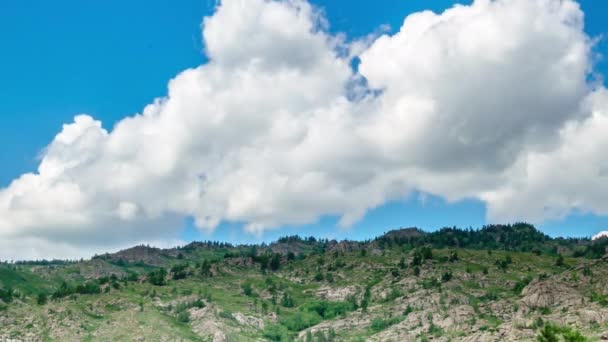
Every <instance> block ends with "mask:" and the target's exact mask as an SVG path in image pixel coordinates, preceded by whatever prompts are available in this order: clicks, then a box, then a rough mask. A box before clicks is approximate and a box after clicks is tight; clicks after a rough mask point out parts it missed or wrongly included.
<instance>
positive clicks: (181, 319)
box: [177, 311, 190, 323]
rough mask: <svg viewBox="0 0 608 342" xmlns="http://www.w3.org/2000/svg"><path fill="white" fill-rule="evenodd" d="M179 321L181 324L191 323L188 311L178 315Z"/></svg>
mask: <svg viewBox="0 0 608 342" xmlns="http://www.w3.org/2000/svg"><path fill="white" fill-rule="evenodd" d="M177 321H178V322H180V323H188V322H190V313H189V312H188V311H182V312H180V313H178V314H177Z"/></svg>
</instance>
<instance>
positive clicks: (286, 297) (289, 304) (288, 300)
mask: <svg viewBox="0 0 608 342" xmlns="http://www.w3.org/2000/svg"><path fill="white" fill-rule="evenodd" d="M281 305H283V306H284V307H286V308H293V307H294V303H293V297H292V296H291V294H289V293H288V292H285V293H283V299H282V300H281Z"/></svg>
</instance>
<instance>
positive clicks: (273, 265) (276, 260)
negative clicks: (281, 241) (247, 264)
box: [270, 253, 281, 271]
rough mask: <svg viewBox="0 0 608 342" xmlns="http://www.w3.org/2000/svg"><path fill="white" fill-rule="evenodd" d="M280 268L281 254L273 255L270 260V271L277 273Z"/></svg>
mask: <svg viewBox="0 0 608 342" xmlns="http://www.w3.org/2000/svg"><path fill="white" fill-rule="evenodd" d="M280 267H281V254H279V253H274V254H272V257H271V258H270V269H271V270H272V271H278V270H279V268H280Z"/></svg>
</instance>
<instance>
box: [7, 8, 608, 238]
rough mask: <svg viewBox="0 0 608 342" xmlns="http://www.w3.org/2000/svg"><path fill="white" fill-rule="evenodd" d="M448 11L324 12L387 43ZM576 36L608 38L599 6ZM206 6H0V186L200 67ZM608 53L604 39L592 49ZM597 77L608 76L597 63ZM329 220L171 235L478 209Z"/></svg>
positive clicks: (416, 219)
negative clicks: (66, 130)
mask: <svg viewBox="0 0 608 342" xmlns="http://www.w3.org/2000/svg"><path fill="white" fill-rule="evenodd" d="M456 2H459V3H464V4H468V3H470V2H468V1H447V0H377V1H349V2H345V1H337V0H335V1H331V0H328V1H324V0H315V1H313V3H314V4H316V5H318V6H320V7H322V8H323V9H324V11H325V15H326V16H327V19H328V21H329V23H330V31H331V32H334V33H335V32H345V33H346V34H347V36H348V37H349V38H353V37H361V36H364V35H366V34H368V33H370V32H373V31H375V30H378V28H379V27H380V26H381V25H385V24H388V25H390V27H391V29H392V31H393V32H394V31H395V30H397V29H398V28H399V26H400V25H401V22H402V20H403V17H404V16H405V15H406V14H407V13H411V12H415V11H420V10H423V9H431V10H435V11H441V10H443V9H445V8H447V7H450V6H451V5H453V4H454V3H456ZM580 3H581V6H582V8H583V10H584V12H585V26H586V29H585V31H586V32H587V33H588V34H589V35H590V36H593V37H598V36H601V35H605V34H608V25H606V13H608V3H607V2H606V1H601V0H582V1H580ZM214 4H215V1H213V0H183V1H178V2H175V1H168V0H145V1H144V0H133V1H118V0H106V1H80V0H60V1H52V2H51V1H46V0H31V1H16V0H9V1H2V2H0V42H2V52H1V54H0V75H1V77H0V93H1V94H2V100H1V101H0V115H1V118H2V125H1V126H0V146H2V153H0V165H1V166H2V167H1V168H0V186H1V187H6V186H8V185H9V183H10V182H11V180H13V179H15V178H16V177H18V176H19V175H20V174H22V173H25V172H31V171H34V170H36V167H37V165H38V163H39V159H38V156H39V155H40V153H41V150H42V149H43V148H44V147H45V146H46V145H47V144H48V143H49V142H50V141H51V140H52V139H53V137H54V136H55V135H56V134H57V132H58V131H59V130H60V129H61V126H62V124H64V123H67V122H70V121H71V120H72V118H73V116H74V115H75V114H78V113H87V114H90V115H92V116H93V117H95V118H96V119H98V120H101V121H102V122H103V124H104V127H105V128H107V129H111V127H112V126H113V124H114V123H116V122H117V121H119V120H120V119H122V118H123V117H125V116H129V115H132V114H134V113H138V112H140V111H141V110H142V108H143V107H144V106H145V105H146V104H148V103H151V102H152V100H153V99H154V98H156V97H159V96H164V95H166V92H167V81H168V80H169V79H171V78H172V77H174V76H175V75H177V74H178V73H179V72H180V71H182V70H184V69H186V68H189V67H194V66H197V65H200V64H203V63H205V62H206V58H205V56H204V54H203V53H202V50H203V43H202V39H201V33H200V26H201V18H202V17H203V16H207V15H210V14H212V12H213V9H214ZM596 52H597V53H599V54H608V44H607V43H606V40H605V39H604V40H600V42H599V43H598V44H597V46H596ZM596 70H597V71H599V72H600V73H602V74H604V75H608V62H606V61H605V60H599V61H598V64H597V65H596ZM336 222H337V218H334V217H323V218H322V219H321V220H320V221H319V222H318V224H313V225H307V226H297V227H285V228H284V229H280V230H270V231H267V232H266V233H264V235H262V237H259V238H258V237H255V236H252V235H243V234H242V233H241V229H240V225H238V224H228V223H223V224H222V225H221V226H220V228H219V229H217V230H216V231H215V232H214V233H213V234H210V235H201V234H200V233H198V231H196V230H195V229H194V228H192V227H191V223H190V221H189V220H186V223H185V224H184V225H185V228H184V230H183V231H179V232H178V233H176V235H177V236H179V237H182V238H185V239H187V240H190V239H201V238H203V239H220V240H234V241H236V242H247V241H258V240H260V239H263V240H270V239H274V238H276V237H278V236H281V235H285V234H292V233H300V234H305V235H309V234H311V235H319V236H328V237H337V238H344V237H348V238H356V239H365V238H369V237H373V236H375V235H377V234H380V233H382V232H383V231H386V230H388V229H390V228H395V227H400V226H403V227H408V226H419V227H422V228H424V229H435V228H438V227H442V226H452V225H456V226H464V227H468V226H472V227H478V226H480V225H482V224H484V223H485V207H484V204H483V203H482V202H479V201H476V200H466V201H460V202H457V203H447V202H446V201H444V200H442V199H441V198H438V197H433V196H423V195H420V194H409V195H406V194H404V198H403V200H401V201H393V202H390V203H389V204H385V205H382V206H380V207H378V208H376V209H374V210H372V211H371V212H369V213H368V214H367V215H366V216H365V217H364V219H363V220H361V221H360V222H358V223H356V224H355V225H354V226H353V227H352V228H350V229H348V230H344V229H340V228H337V225H336ZM540 227H541V228H542V229H543V230H544V231H545V232H547V233H548V234H550V235H571V236H589V235H592V234H594V233H596V232H597V231H598V230H601V229H606V228H608V217H602V216H596V215H592V214H586V213H580V214H574V215H570V216H569V217H567V218H565V219H563V220H557V221H549V222H545V223H544V224H542V225H540Z"/></svg>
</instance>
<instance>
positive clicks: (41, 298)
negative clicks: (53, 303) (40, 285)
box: [36, 292, 48, 305]
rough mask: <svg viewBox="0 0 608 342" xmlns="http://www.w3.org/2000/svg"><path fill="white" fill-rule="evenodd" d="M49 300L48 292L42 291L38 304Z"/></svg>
mask: <svg viewBox="0 0 608 342" xmlns="http://www.w3.org/2000/svg"><path fill="white" fill-rule="evenodd" d="M47 302H48V296H47V294H46V293H44V292H40V293H39V294H38V297H37V298H36V303H38V305H45V304H46V303H47Z"/></svg>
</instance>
